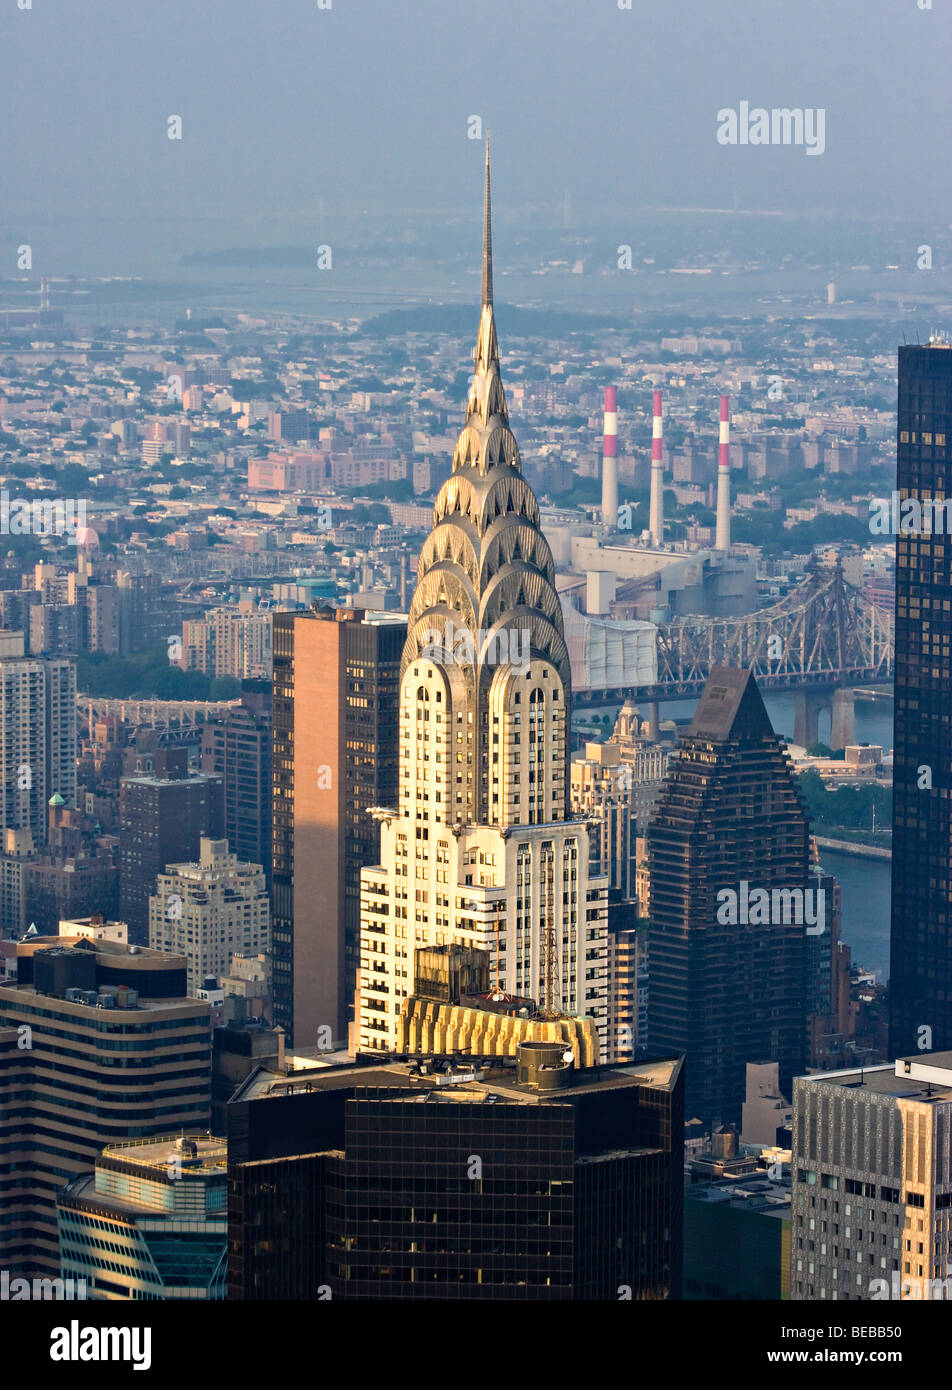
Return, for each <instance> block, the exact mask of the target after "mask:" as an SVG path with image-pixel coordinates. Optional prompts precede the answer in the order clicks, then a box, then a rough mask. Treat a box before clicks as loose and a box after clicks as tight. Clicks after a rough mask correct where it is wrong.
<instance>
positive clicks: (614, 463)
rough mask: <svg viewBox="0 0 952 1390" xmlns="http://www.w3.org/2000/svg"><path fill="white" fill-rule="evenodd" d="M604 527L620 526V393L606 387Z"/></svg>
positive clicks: (603, 452) (603, 446) (603, 467)
mask: <svg viewBox="0 0 952 1390" xmlns="http://www.w3.org/2000/svg"><path fill="white" fill-rule="evenodd" d="M602 525H603V526H604V528H605V529H606V530H607V531H614V530H615V528H616V527H617V525H618V392H617V390H616V389H615V387H614V386H606V387H605V432H604V435H603V437H602Z"/></svg>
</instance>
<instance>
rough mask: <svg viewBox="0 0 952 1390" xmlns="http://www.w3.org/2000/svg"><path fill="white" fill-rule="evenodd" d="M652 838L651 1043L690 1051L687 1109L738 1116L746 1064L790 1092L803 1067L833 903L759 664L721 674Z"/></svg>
mask: <svg viewBox="0 0 952 1390" xmlns="http://www.w3.org/2000/svg"><path fill="white" fill-rule="evenodd" d="M648 840H649V850H650V860H651V906H650V927H649V935H648V960H649V963H650V969H651V984H650V987H649V991H648V1047H649V1049H650V1050H652V1051H656V1050H658V1049H662V1050H668V1051H677V1052H685V1053H687V1057H688V1065H687V1101H686V1107H687V1114H688V1115H689V1116H691V1117H694V1116H698V1117H699V1118H700V1119H702V1120H704V1121H705V1122H707V1123H710V1122H722V1123H737V1122H738V1121H739V1120H740V1116H741V1107H742V1104H743V1100H744V1075H745V1066H746V1063H747V1062H767V1061H772V1062H779V1064H780V1084H781V1087H782V1088H783V1090H784V1091H785V1092H786V1093H787V1094H788V1095H789V1086H790V1082H791V1078H792V1076H793V1075H794V1074H795V1073H796V1072H798V1071H802V1070H803V1065H804V1060H805V1055H806V1039H807V1021H806V1013H807V1009H806V953H805V941H806V932H807V930H814V929H815V925H817V924H814V923H811V922H810V921H809V920H805V919H807V918H810V917H815V916H817V915H818V911H817V909H819V908H821V907H822V905H823V902H824V900H823V899H818V898H817V897H816V894H817V893H818V892H819V889H817V888H816V887H815V884H816V882H817V880H816V879H815V876H814V875H812V874H811V872H810V858H809V837H808V822H807V817H806V813H805V812H804V809H803V805H802V803H801V801H800V796H799V793H798V791H797V787H796V782H795V780H794V775H793V771H792V768H791V765H790V762H789V759H788V758H787V755H786V754H785V752H784V750H783V746H782V745H781V743H780V741H779V739H777V738H776V736H775V735H774V732H773V729H772V728H771V726H770V720H769V718H768V716H767V711H766V710H765V709H764V704H763V700H762V699H761V698H760V692H759V691H758V689H757V685H756V682H755V681H754V678H753V676H752V675H751V674H750V672H749V671H736V670H732V669H728V668H726V667H720V668H715V669H714V670H713V671H712V672H711V675H710V679H709V680H708V683H707V685H706V686H705V688H704V693H703V695H702V696H701V699H700V702H699V704H698V707H697V711H696V713H695V716H694V722H693V723H692V725H691V728H690V730H689V732H688V734H687V736H686V737H685V739H684V740H683V741H682V743H681V745H680V748H679V751H678V754H677V755H676V756H675V757H674V758H672V760H671V763H670V764H669V768H668V775H667V778H666V779H665V785H664V789H663V791H662V794H661V800H660V802H659V805H658V809H657V813H656V816H655V819H654V820H653V822H652V823H651V825H650V826H649V829H648ZM807 893H809V894H811V895H812V896H811V897H809V898H808V897H807V896H806V895H807ZM755 904H756V907H755ZM798 918H799V920H798Z"/></svg>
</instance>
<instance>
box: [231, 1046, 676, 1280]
mask: <svg viewBox="0 0 952 1390" xmlns="http://www.w3.org/2000/svg"><path fill="white" fill-rule="evenodd" d="M563 1052H564V1049H563V1045H562V1044H560V1043H556V1044H552V1043H546V1042H531V1043H523V1044H520V1046H519V1048H518V1053H517V1057H516V1059H515V1062H513V1061H510V1060H503V1059H502V1058H498V1059H493V1060H492V1061H491V1062H488V1063H487V1070H485V1071H483V1072H481V1073H480V1079H479V1080H476V1079H474V1076H473V1073H472V1071H468V1070H463V1071H454V1070H453V1069H452V1068H451V1067H450V1066H449V1065H445V1066H443V1065H441V1066H439V1067H430V1068H429V1069H428V1070H427V1071H426V1072H424V1071H423V1070H422V1069H421V1067H420V1066H419V1065H416V1066H411V1065H409V1064H407V1063H401V1062H394V1061H391V1060H390V1059H388V1058H382V1059H381V1060H380V1063H379V1065H378V1064H374V1065H370V1066H358V1067H321V1068H317V1069H312V1070H308V1071H307V1073H306V1074H305V1075H301V1076H290V1077H289V1076H287V1075H276V1074H274V1073H268V1072H266V1071H263V1070H257V1071H255V1072H254V1073H253V1074H252V1075H251V1076H249V1078H248V1080H247V1081H246V1082H245V1084H244V1085H243V1086H242V1087H241V1088H240V1089H239V1090H238V1091H237V1092H236V1093H235V1095H234V1097H233V1099H232V1100H231V1102H230V1103H229V1105H228V1124H229V1133H228V1162H229V1171H228V1178H229V1182H228V1189H229V1198H228V1233H229V1278H228V1282H229V1296H230V1297H231V1298H237V1299H249V1300H250V1299H280V1298H291V1299H294V1298H300V1299H314V1298H318V1297H321V1298H325V1297H327V1296H330V1297H331V1298H333V1299H338V1298H344V1299H347V1298H358V1299H360V1298H363V1299H438V1300H447V1299H453V1300H458V1299H465V1300H478V1299H516V1300H518V1301H520V1302H522V1301H526V1300H538V1301H543V1300H545V1301H556V1300H559V1301H561V1300H571V1299H596V1298H597V1299H612V1300H616V1299H618V1298H630V1299H634V1300H641V1299H664V1298H670V1297H672V1296H674V1297H677V1295H678V1292H679V1290H680V1283H681V1230H682V1216H681V1211H682V1204H683V1177H682V1168H683V1154H684V1140H683V1128H684V1109H683V1106H684V1072H683V1067H682V1063H681V1058H679V1057H676V1058H664V1059H659V1060H656V1061H653V1062H644V1063H639V1064H638V1065H637V1066H631V1067H624V1068H611V1069H607V1068H604V1069H603V1068H599V1069H591V1068H580V1069H576V1068H575V1067H573V1065H572V1064H571V1062H566V1061H564V1060H563Z"/></svg>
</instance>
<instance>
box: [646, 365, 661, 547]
mask: <svg viewBox="0 0 952 1390" xmlns="http://www.w3.org/2000/svg"><path fill="white" fill-rule="evenodd" d="M662 448H663V439H662V425H661V392H660V391H656V392H655V393H654V423H653V425H652V428H651V506H650V509H649V512H648V528H649V530H650V531H651V539H652V541H653V542H654V544H655V545H664V491H663V488H664V463H663V461H662V456H661V455H662Z"/></svg>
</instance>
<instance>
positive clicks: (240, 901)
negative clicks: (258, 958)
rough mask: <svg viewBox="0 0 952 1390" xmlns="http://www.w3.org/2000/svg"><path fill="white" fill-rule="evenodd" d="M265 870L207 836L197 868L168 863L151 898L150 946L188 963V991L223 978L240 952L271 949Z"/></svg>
mask: <svg viewBox="0 0 952 1390" xmlns="http://www.w3.org/2000/svg"><path fill="white" fill-rule="evenodd" d="M270 937H271V914H270V907H269V904H268V892H267V888H266V886H265V877H264V869H263V868H262V867H261V865H260V864H243V863H240V862H239V860H238V857H237V855H234V854H229V852H228V841H227V840H210V839H207V838H206V837H205V836H202V838H201V841H200V849H199V862H198V863H197V864H169V865H168V866H167V868H166V871H165V873H164V874H159V875H158V876H157V878H156V891H155V892H154V893H153V894H152V895H151V897H150V898H149V945H150V946H151V947H153V948H154V949H155V950H158V951H171V952H172V954H173V955H180V956H185V957H186V959H187V961H188V976H187V979H188V992H189V994H191V995H194V994H195V991H196V990H197V989H200V988H201V987H202V983H203V981H204V980H205V978H206V976H209V975H212V976H214V977H215V979H216V980H220V979H223V978H224V976H226V975H227V974H228V972H229V970H230V969H231V959H232V955H233V954H234V953H235V952H241V953H242V954H243V955H251V956H254V955H257V954H258V953H259V952H265V951H268V950H269V949H270Z"/></svg>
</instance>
